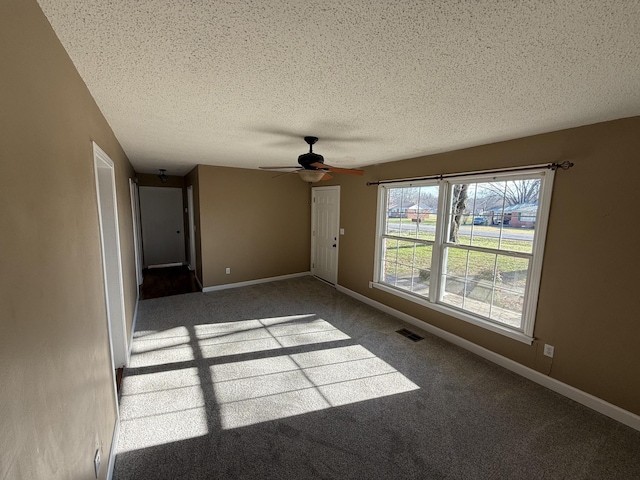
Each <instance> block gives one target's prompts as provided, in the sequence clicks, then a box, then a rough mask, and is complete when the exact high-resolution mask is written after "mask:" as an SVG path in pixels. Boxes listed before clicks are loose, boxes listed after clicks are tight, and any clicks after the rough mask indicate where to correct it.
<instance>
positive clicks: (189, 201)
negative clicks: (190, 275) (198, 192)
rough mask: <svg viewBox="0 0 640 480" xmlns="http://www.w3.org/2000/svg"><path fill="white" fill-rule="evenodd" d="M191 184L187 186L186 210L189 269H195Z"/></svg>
mask: <svg viewBox="0 0 640 480" xmlns="http://www.w3.org/2000/svg"><path fill="white" fill-rule="evenodd" d="M193 208H194V207H193V185H189V186H188V187H187V211H188V212H189V231H188V232H187V234H188V236H189V270H195V269H196V222H195V214H194V212H193Z"/></svg>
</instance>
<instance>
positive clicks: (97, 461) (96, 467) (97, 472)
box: [93, 448, 100, 478]
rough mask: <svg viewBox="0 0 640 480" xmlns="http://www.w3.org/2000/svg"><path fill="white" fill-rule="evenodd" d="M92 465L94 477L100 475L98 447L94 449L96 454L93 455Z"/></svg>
mask: <svg viewBox="0 0 640 480" xmlns="http://www.w3.org/2000/svg"><path fill="white" fill-rule="evenodd" d="M93 466H94V467H95V470H96V478H98V476H99V475H100V449H99V448H98V449H97V450H96V456H95V457H93Z"/></svg>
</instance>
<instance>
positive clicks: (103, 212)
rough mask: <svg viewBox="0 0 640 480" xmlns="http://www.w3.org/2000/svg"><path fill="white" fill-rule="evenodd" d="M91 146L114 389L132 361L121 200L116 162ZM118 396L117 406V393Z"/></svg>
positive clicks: (99, 149)
mask: <svg viewBox="0 0 640 480" xmlns="http://www.w3.org/2000/svg"><path fill="white" fill-rule="evenodd" d="M92 144H93V166H94V174H95V182H96V196H97V201H98V223H99V228H100V250H101V257H102V274H103V279H104V295H105V304H106V313H107V330H108V333H109V350H110V353H111V362H112V364H113V370H114V376H113V381H114V389H115V370H116V369H118V368H120V367H124V366H126V365H127V364H128V360H129V358H128V357H129V356H128V354H129V349H128V346H127V343H128V342H127V323H126V314H125V306H124V280H123V275H122V257H121V254H120V229H119V226H118V198H117V196H116V181H115V167H114V164H113V161H112V160H111V159H110V158H109V156H108V155H107V154H106V153H105V152H104V151H103V150H102V149H101V148H100V147H99V146H98V145H97V144H96V143H95V142H92ZM114 391H115V390H114ZM115 394H116V403H117V393H115Z"/></svg>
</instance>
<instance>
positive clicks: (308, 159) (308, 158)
mask: <svg viewBox="0 0 640 480" xmlns="http://www.w3.org/2000/svg"><path fill="white" fill-rule="evenodd" d="M298 163H299V164H300V165H301V166H302V168H304V169H306V170H317V168H316V167H312V166H311V164H313V163H324V157H323V156H322V155H318V154H317V153H313V152H309V153H303V154H302V155H300V156H299V157H298Z"/></svg>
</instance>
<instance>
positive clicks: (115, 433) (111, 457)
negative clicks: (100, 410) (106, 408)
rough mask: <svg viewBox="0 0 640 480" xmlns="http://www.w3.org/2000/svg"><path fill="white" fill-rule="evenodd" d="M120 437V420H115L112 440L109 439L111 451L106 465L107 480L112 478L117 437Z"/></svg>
mask: <svg viewBox="0 0 640 480" xmlns="http://www.w3.org/2000/svg"><path fill="white" fill-rule="evenodd" d="M119 436H120V419H119V418H116V424H115V426H114V427H113V438H112V439H111V450H110V451H109V463H108V465H107V480H111V479H112V478H113V468H114V466H115V464H116V448H117V447H118V437H119Z"/></svg>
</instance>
